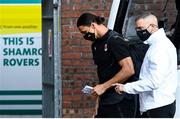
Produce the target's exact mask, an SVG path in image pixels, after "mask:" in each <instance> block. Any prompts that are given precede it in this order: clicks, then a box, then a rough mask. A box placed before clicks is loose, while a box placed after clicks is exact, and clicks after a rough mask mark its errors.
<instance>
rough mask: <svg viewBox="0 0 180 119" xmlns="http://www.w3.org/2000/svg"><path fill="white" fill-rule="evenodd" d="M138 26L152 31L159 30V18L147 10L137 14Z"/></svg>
mask: <svg viewBox="0 0 180 119" xmlns="http://www.w3.org/2000/svg"><path fill="white" fill-rule="evenodd" d="M135 22H136V28H142V29H147V30H148V31H149V32H150V33H153V32H155V31H157V30H158V20H157V17H156V16H155V15H153V14H151V13H150V12H145V13H143V14H141V15H139V16H137V18H136V20H135Z"/></svg>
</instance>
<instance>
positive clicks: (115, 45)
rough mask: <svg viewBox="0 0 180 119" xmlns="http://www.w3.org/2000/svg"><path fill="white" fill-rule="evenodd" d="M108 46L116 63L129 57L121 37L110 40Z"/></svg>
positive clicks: (126, 45)
mask: <svg viewBox="0 0 180 119" xmlns="http://www.w3.org/2000/svg"><path fill="white" fill-rule="evenodd" d="M108 44H109V46H110V50H111V52H112V54H113V55H114V57H115V58H116V60H117V61H121V60H122V59H124V58H126V57H129V56H130V54H129V51H128V44H127V42H126V41H124V40H123V39H122V38H121V37H116V38H114V37H112V38H110V40H109V43H108Z"/></svg>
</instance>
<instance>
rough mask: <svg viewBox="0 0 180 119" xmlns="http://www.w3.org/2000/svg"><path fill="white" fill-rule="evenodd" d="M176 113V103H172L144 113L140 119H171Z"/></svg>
mask: <svg viewBox="0 0 180 119" xmlns="http://www.w3.org/2000/svg"><path fill="white" fill-rule="evenodd" d="M175 111H176V102H175V101H174V102H173V103H172V104H169V105H166V106H163V107H159V108H155V109H151V110H148V111H146V112H144V113H143V114H142V115H141V117H142V118H173V117H174V114H175Z"/></svg>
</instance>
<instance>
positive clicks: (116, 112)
mask: <svg viewBox="0 0 180 119" xmlns="http://www.w3.org/2000/svg"><path fill="white" fill-rule="evenodd" d="M136 103H137V102H136V101H135V102H134V99H133V100H132V99H131V100H129V99H125V98H124V99H123V100H122V101H120V102H119V103H117V104H112V105H100V106H99V108H98V113H97V115H96V116H95V118H135V117H138V116H139V114H140V113H139V104H136Z"/></svg>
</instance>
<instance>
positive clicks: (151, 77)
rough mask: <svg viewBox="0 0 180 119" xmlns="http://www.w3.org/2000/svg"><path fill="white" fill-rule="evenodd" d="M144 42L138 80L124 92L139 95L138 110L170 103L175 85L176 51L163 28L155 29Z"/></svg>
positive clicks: (127, 85) (126, 85) (173, 96)
mask: <svg viewBox="0 0 180 119" xmlns="http://www.w3.org/2000/svg"><path fill="white" fill-rule="evenodd" d="M145 42H146V43H147V44H149V45H150V47H149V49H148V51H147V53H146V55H145V58H144V61H143V64H142V67H141V71H140V77H139V78H140V79H139V80H138V81H136V82H132V83H127V84H125V85H124V90H125V92H127V93H130V94H139V100H140V111H141V112H145V111H147V110H149V109H154V108H158V107H162V106H165V105H168V104H171V103H173V102H174V101H175V92H176V88H177V53H176V49H175V47H174V45H173V44H172V42H171V41H170V40H169V39H168V38H167V37H166V35H165V32H164V30H163V29H159V30H158V31H156V32H154V33H153V34H152V35H151V36H150V37H149V38H148V39H147V40H146V41H145Z"/></svg>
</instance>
